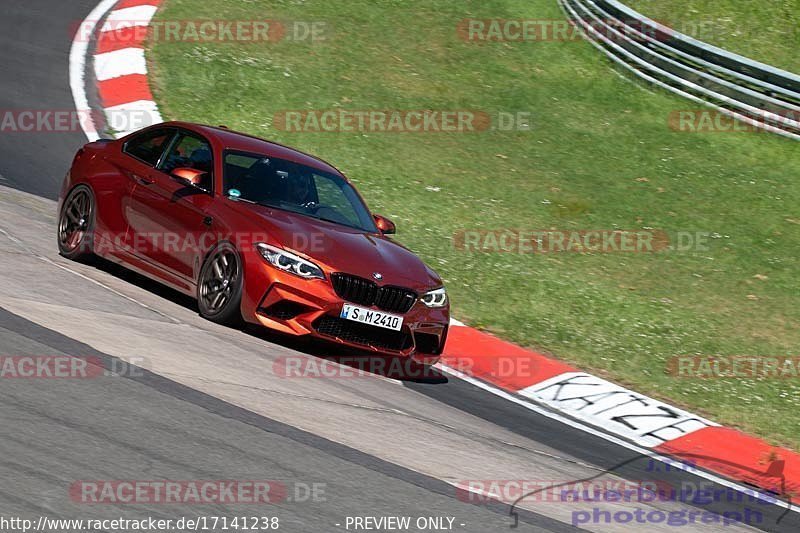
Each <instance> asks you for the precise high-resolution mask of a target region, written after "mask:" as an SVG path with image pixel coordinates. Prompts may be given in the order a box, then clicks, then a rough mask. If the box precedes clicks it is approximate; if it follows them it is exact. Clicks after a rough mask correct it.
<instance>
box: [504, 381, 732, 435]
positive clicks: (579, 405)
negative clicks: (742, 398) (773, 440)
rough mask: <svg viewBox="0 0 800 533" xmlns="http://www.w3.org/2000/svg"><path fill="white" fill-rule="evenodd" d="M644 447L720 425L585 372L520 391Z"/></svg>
mask: <svg viewBox="0 0 800 533" xmlns="http://www.w3.org/2000/svg"><path fill="white" fill-rule="evenodd" d="M517 394H519V395H520V396H525V397H526V398H530V399H532V400H534V401H536V402H538V403H541V404H545V405H548V406H550V407H552V408H553V409H556V410H558V411H561V412H564V413H567V414H569V415H570V416H572V417H574V418H577V419H579V420H582V421H583V422H586V423H587V424H591V425H592V426H595V427H601V428H604V429H605V430H606V431H608V432H610V433H614V434H616V435H619V436H620V437H623V438H626V439H628V440H631V441H633V442H635V443H637V444H639V445H640V446H647V447H652V446H658V445H659V444H661V443H663V442H665V441H670V440H673V439H676V438H678V437H682V436H684V435H688V434H689V433H693V432H695V431H697V430H699V429H703V428H705V427H711V426H718V424H716V423H714V422H711V421H710V420H706V419H705V418H702V417H699V416H696V415H694V414H692V413H690V412H688V411H684V410H683V409H678V408H677V407H673V406H671V405H669V404H666V403H664V402H661V401H659V400H655V399H653V398H649V397H647V396H645V395H643V394H639V393H638V392H634V391H632V390H629V389H626V388H625V387H621V386H619V385H616V384H614V383H611V382H610V381H606V380H604V379H601V378H599V377H597V376H593V375H591V374H586V373H584V372H566V373H564V374H561V375H558V376H555V377H552V378H550V379H547V380H545V381H542V382H540V383H536V384H535V385H531V386H529V387H526V388H524V389H522V390H520V391H518V392H517Z"/></svg>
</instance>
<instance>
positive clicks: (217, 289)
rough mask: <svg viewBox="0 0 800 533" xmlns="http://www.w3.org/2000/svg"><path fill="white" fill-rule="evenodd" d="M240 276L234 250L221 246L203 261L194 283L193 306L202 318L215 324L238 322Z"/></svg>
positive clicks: (241, 285)
mask: <svg viewBox="0 0 800 533" xmlns="http://www.w3.org/2000/svg"><path fill="white" fill-rule="evenodd" d="M243 286H244V273H243V270H242V262H241V260H240V258H239V253H238V252H237V251H236V248H234V247H233V245H232V244H230V243H227V242H225V243H221V244H220V245H219V246H217V247H216V248H215V249H214V250H213V251H212V252H211V253H210V254H209V255H208V258H207V259H206V262H205V263H204V264H203V268H202V269H201V270H200V277H199V279H198V282H197V306H198V308H199V309H200V315H201V316H202V317H203V318H206V319H208V320H211V321H212V322H217V323H219V324H228V325H234V324H239V323H241V321H242V313H241V309H240V307H241V303H242V287H243Z"/></svg>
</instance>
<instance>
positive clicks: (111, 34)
mask: <svg viewBox="0 0 800 533" xmlns="http://www.w3.org/2000/svg"><path fill="white" fill-rule="evenodd" d="M160 4H161V0H104V1H103V2H101V3H100V4H99V5H98V6H97V7H96V8H95V9H94V10H93V11H92V12H91V13H90V14H89V16H88V17H87V18H86V20H84V22H83V23H82V24H81V27H80V29H79V30H78V32H77V33H76V35H75V39H74V40H73V42H72V50H71V51H70V85H71V87H72V94H73V97H74V100H75V105H76V108H77V109H78V110H79V111H82V110H88V109H89V99H88V97H87V95H86V90H85V87H86V80H85V79H84V76H85V72H86V66H87V65H86V60H87V57H88V55H89V54H88V51H89V44H90V41H91V40H90V39H89V38H88V37H89V36H96V41H95V50H94V53H93V54H92V57H91V65H90V68H91V69H92V72H93V73H94V78H95V80H96V82H97V93H98V96H99V99H100V106H101V107H102V108H103V112H104V115H105V122H106V126H107V132H108V133H109V134H110V135H112V136H114V137H123V136H125V135H127V134H129V133H131V132H133V131H136V130H139V129H142V128H145V127H147V126H150V125H153V124H158V123H160V122H163V119H162V118H161V113H159V111H158V105H157V104H156V102H155V100H154V99H153V94H152V92H150V85H149V83H148V81H147V62H146V60H145V56H144V38H145V35H146V31H135V30H136V28H146V27H147V26H149V25H150V20H151V19H152V18H153V15H155V13H156V11H157V10H158V6H159V5H160ZM98 26H99V27H98ZM99 128H100V125H99V124H96V123H94V121H87V122H86V123H85V124H84V132H85V133H86V136H87V137H88V138H89V140H92V141H94V140H97V139H98V138H100V135H99V131H98V129H99Z"/></svg>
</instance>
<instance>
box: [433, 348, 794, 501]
mask: <svg viewBox="0 0 800 533" xmlns="http://www.w3.org/2000/svg"><path fill="white" fill-rule="evenodd" d="M439 367H440V368H441V369H442V371H443V372H445V373H446V374H450V375H451V376H453V377H456V378H458V379H461V380H464V381H466V382H467V383H470V384H472V385H475V386H476V387H478V388H480V389H483V390H485V391H486V392H489V393H491V394H494V395H495V396H499V397H500V398H503V399H504V400H508V401H510V402H512V403H515V404H517V405H520V406H522V407H524V408H525V409H528V410H529V411H533V412H535V413H537V414H540V415H542V416H545V417H547V418H550V419H552V420H555V421H557V422H561V423H562V424H566V425H568V426H570V427H572V428H575V429H578V430H580V431H583V432H584V433H589V434H591V435H594V436H596V437H600V438H601V439H603V440H606V441H608V442H611V443H612V444H616V445H618V446H622V447H623V448H626V449H628V450H630V451H633V452H636V453H638V454H640V455H643V456H647V457H649V458H651V459H655V460H656V461H659V462H661V463H664V464H666V465H669V467H670V468H674V469H676V470H683V471H686V472H688V473H690V474H693V475H696V476H698V477H701V478H703V479H706V480H708V481H711V482H714V483H717V484H719V485H722V486H723V487H726V488H730V489H734V490H736V491H739V492H743V493H745V494H747V495H751V494H752V495H753V496H755V497H757V498H758V499H759V500H761V501H763V502H766V503H769V504H772V505H777V506H778V507H782V508H784V509H789V510H790V511H793V512H795V513H800V508H798V507H797V506H796V505H793V504H790V503H789V502H786V501H784V500H781V499H779V498H778V497H776V496H770V495H768V494H767V493H765V492H762V491H761V489H758V488H757V487H747V486H745V485H740V484H738V483H735V482H733V481H730V480H728V479H725V478H722V477H719V476H717V475H715V474H712V473H710V472H706V471H704V470H700V469H699V468H696V467H694V466H690V465H686V464H683V463H681V462H680V461H676V460H675V459H674V458H671V457H667V456H664V455H661V454H659V453H657V452H655V451H653V450H648V449H646V448H642V447H640V446H637V445H636V444H632V443H630V442H628V441H626V440H623V439H620V438H618V437H616V436H614V435H611V434H608V433H604V432H602V431H599V430H597V429H595V428H593V427H590V426H587V425H585V424H583V423H581V422H577V421H575V420H572V419H569V418H567V417H565V416H563V415H560V414H558V413H555V412H552V411H548V410H546V409H543V408H541V407H539V406H538V405H536V404H535V403H532V402H526V401H524V400H521V399H520V398H517V397H516V396H514V395H512V394H511V393H508V392H506V391H504V390H502V389H499V388H497V387H494V386H492V385H489V384H488V383H485V382H483V381H481V380H479V379H476V378H473V377H472V376H469V375H467V374H464V373H463V372H461V371H459V370H456V369H455V368H450V367H448V366H447V365H443V364H441V363H440V364H439Z"/></svg>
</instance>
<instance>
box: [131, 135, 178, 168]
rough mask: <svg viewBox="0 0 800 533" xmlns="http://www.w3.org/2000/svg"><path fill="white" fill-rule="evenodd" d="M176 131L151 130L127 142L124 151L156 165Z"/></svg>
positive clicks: (151, 164)
mask: <svg viewBox="0 0 800 533" xmlns="http://www.w3.org/2000/svg"><path fill="white" fill-rule="evenodd" d="M174 133H175V132H174V131H173V130H150V131H148V132H145V133H142V134H141V135H139V136H138V137H134V138H133V139H131V140H130V141H128V142H126V143H125V148H124V151H125V153H127V154H130V155H132V156H133V157H135V158H136V159H141V160H142V161H144V162H145V163H147V164H148V165H150V166H155V165H156V163H158V160H159V158H160V157H161V154H163V153H164V149H165V148H166V147H167V143H168V142H169V141H170V139H172V136H173V134H174Z"/></svg>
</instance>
